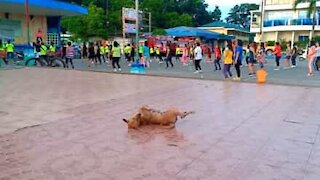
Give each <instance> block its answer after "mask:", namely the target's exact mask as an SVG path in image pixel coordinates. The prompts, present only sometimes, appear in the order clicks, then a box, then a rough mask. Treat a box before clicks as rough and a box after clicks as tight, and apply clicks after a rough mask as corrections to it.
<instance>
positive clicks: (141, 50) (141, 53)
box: [139, 45, 143, 57]
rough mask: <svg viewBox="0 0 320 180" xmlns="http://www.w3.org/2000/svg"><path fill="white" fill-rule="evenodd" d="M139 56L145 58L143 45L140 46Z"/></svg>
mask: <svg viewBox="0 0 320 180" xmlns="http://www.w3.org/2000/svg"><path fill="white" fill-rule="evenodd" d="M139 56H140V57H142V56H143V46H142V45H140V46H139Z"/></svg>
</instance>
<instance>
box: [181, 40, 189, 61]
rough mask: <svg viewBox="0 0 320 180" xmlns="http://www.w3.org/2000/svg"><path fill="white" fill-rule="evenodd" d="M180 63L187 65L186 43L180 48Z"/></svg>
mask: <svg viewBox="0 0 320 180" xmlns="http://www.w3.org/2000/svg"><path fill="white" fill-rule="evenodd" d="M182 51H183V52H182V63H183V65H184V66H186V65H188V63H187V58H188V45H187V44H186V45H185V46H184V47H183V48H182Z"/></svg>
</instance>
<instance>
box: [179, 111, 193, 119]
mask: <svg viewBox="0 0 320 180" xmlns="http://www.w3.org/2000/svg"><path fill="white" fill-rule="evenodd" d="M194 113H195V112H194V111H185V112H183V113H181V115H180V117H181V119H183V118H185V117H186V116H188V115H190V114H194Z"/></svg>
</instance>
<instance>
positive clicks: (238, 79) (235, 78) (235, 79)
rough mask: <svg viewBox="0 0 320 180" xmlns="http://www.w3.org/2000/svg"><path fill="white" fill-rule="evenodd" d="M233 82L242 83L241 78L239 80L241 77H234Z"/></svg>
mask: <svg viewBox="0 0 320 180" xmlns="http://www.w3.org/2000/svg"><path fill="white" fill-rule="evenodd" d="M233 80H234V81H240V80H241V78H239V77H234V78H233Z"/></svg>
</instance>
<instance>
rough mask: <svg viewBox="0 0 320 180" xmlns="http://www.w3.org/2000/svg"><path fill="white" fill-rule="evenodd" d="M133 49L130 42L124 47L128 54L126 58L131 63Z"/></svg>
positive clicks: (125, 52)
mask: <svg viewBox="0 0 320 180" xmlns="http://www.w3.org/2000/svg"><path fill="white" fill-rule="evenodd" d="M131 51H132V48H131V46H130V44H127V45H126V46H125V48H124V54H125V56H126V59H127V62H128V63H130V62H131V57H130V55H131Z"/></svg>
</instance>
